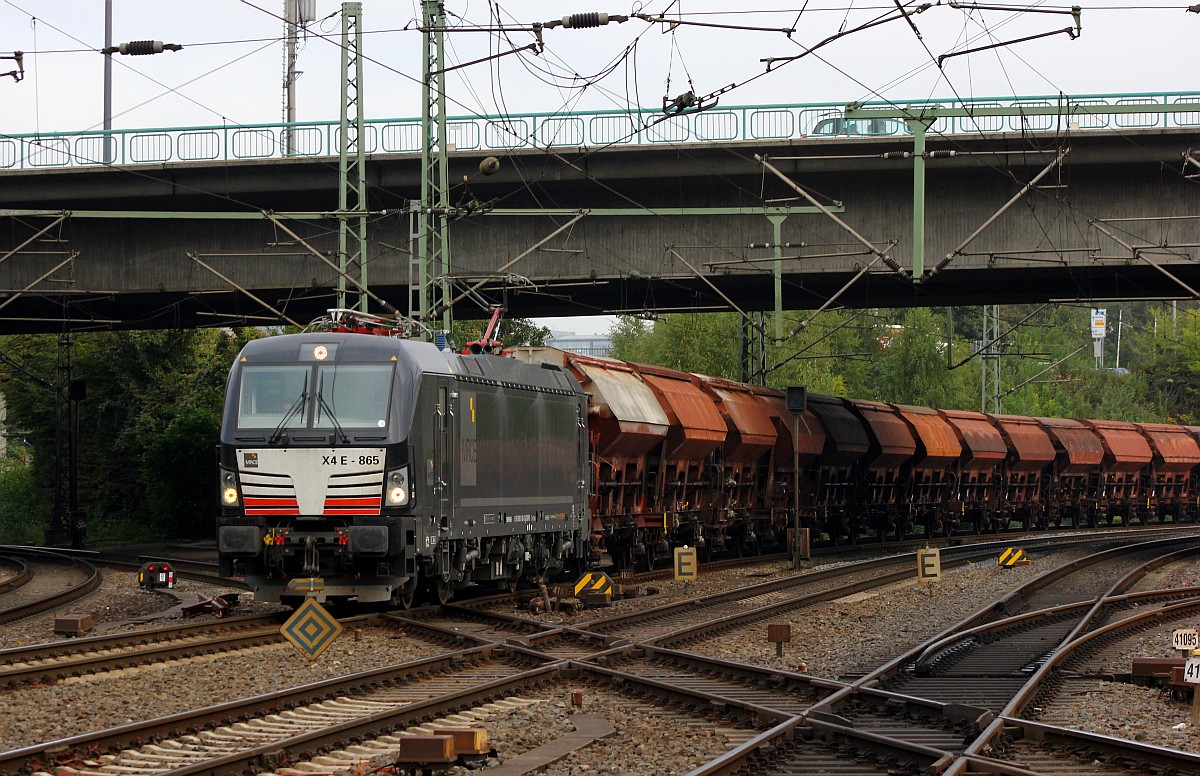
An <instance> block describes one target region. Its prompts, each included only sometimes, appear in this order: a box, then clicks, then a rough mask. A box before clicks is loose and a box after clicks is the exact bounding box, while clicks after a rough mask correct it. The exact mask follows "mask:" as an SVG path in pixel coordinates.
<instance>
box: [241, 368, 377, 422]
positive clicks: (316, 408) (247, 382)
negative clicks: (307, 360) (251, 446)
mask: <svg viewBox="0 0 1200 776" xmlns="http://www.w3.org/2000/svg"><path fill="white" fill-rule="evenodd" d="M394 372H395V367H394V366H393V365H392V364H320V365H309V364H303V365H299V364H297V365H279V364H247V365H246V366H245V367H244V368H243V369H242V379H241V386H240V389H239V392H238V427H239V428H271V429H274V428H281V429H297V428H319V429H332V428H335V427H337V426H341V427H342V428H373V429H381V428H386V427H387V422H388V405H389V401H390V399H391V390H392V379H393V374H394ZM285 419H286V422H285Z"/></svg>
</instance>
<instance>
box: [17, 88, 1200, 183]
mask: <svg viewBox="0 0 1200 776" xmlns="http://www.w3.org/2000/svg"><path fill="white" fill-rule="evenodd" d="M1190 104H1195V105H1196V110H1195V111H1194V112H1192V111H1189V112H1180V113H1110V114H1106V113H1105V112H1104V109H1105V107H1106V106H1117V105H1120V106H1127V105H1190ZM862 105H863V107H901V108H908V109H920V108H923V107H944V108H954V107H968V108H970V107H980V108H983V107H1005V108H1009V107H1012V108H1020V107H1024V106H1027V107H1054V106H1061V107H1062V108H1063V114H1062V115H1051V116H1019V115H1018V116H988V117H974V118H970V117H968V118H942V119H939V120H938V121H937V122H936V123H935V124H934V125H933V128H932V131H933V132H935V133H941V134H974V133H995V132H1018V131H1025V132H1054V131H1065V130H1067V129H1071V130H1072V131H1074V130H1076V129H1079V130H1088V129H1122V130H1138V129H1153V128H1162V127H1200V92H1171V93H1144V94H1087V95H1079V96H1075V97H1069V96H1066V95H1050V96H1041V97H1021V98H1018V99H990V98H980V99H973V100H968V101H966V102H965V103H960V102H958V101H957V100H920V101H913V102H899V103H893V102H882V101H880V102H867V103H863V104H862ZM1068 105H1075V106H1086V111H1085V112H1083V113H1076V114H1074V115H1072V116H1071V118H1070V126H1069V127H1068V126H1067V118H1066V114H1067V107H1068ZM844 109H845V105H844V104H840V103H816V104H806V105H800V104H796V105H757V106H735V107H728V108H722V107H716V108H713V109H711V110H707V111H703V112H701V113H685V114H679V115H664V114H663V113H662V111H658V110H652V109H645V108H643V109H638V110H630V111H625V110H608V111H590V112H579V113H569V114H564V113H530V114H524V115H509V116H457V117H449V118H448V119H447V122H446V134H447V137H446V140H447V142H448V143H450V144H452V145H453V146H454V147H455V148H456V149H458V150H465V151H487V152H499V151H505V150H509V149H517V148H579V147H593V148H594V147H599V146H625V145H656V144H675V143H689V142H723V141H728V142H734V141H755V140H764V141H769V140H792V139H801V138H805V137H822V138H824V137H839V136H846V135H847V134H854V135H897V136H904V135H907V129H906V128H905V126H904V123H903V122H900V121H889V122H876V123H873V124H872V125H871V126H870V127H865V126H863V125H861V124H858V123H856V122H853V121H850V122H847V121H841V120H840V119H841V117H842V116H843V115H844V113H843V111H844ZM339 132H340V127H339V123H338V122H336V121H318V122H297V123H291V124H289V123H276V124H250V125H233V126H229V125H222V126H200V127H175V128H169V127H166V128H155V129H116V130H112V131H109V132H104V131H86V132H43V133H38V134H22V135H0V170H4V169H37V168H60V167H90V166H97V165H104V164H119V165H128V164H163V163H167V162H211V161H231V160H244V159H278V158H304V157H318V156H336V155H337V154H338V147H339V143H340V137H339ZM360 140H361V142H362V145H363V149H364V151H365V152H366V153H368V154H380V153H394V154H411V153H419V152H420V150H421V143H422V129H421V122H420V119H414V118H405V119H371V120H368V121H367V125H366V128H365V132H364V135H363V137H362V138H360Z"/></svg>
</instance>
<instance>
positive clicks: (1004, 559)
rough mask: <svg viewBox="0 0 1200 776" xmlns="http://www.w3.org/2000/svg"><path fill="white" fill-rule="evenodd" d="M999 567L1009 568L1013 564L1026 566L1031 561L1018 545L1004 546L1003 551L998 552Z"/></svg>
mask: <svg viewBox="0 0 1200 776" xmlns="http://www.w3.org/2000/svg"><path fill="white" fill-rule="evenodd" d="M999 563H1000V567H1001V568H1005V569H1010V568H1012V567H1013V566H1027V565H1029V564H1030V563H1033V561H1032V560H1030V559H1029V556H1028V555H1026V554H1025V551H1024V550H1022V549H1021V548H1019V547H1006V548H1005V549H1004V552H1002V553H1000V560H999Z"/></svg>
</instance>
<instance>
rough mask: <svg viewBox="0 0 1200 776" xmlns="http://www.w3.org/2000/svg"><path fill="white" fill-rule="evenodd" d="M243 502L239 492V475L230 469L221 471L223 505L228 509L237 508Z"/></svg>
mask: <svg viewBox="0 0 1200 776" xmlns="http://www.w3.org/2000/svg"><path fill="white" fill-rule="evenodd" d="M241 500H242V494H241V493H240V492H239V491H238V481H237V474H236V473H234V472H231V471H229V470H228V469H222V470H221V503H222V504H224V505H225V506H227V507H236V506H237V505H238V504H239V503H240V502H241Z"/></svg>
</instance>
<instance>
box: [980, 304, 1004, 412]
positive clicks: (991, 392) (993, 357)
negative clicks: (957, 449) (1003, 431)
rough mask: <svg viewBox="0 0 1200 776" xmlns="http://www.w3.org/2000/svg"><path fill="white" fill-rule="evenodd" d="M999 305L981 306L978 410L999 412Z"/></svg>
mask: <svg viewBox="0 0 1200 776" xmlns="http://www.w3.org/2000/svg"><path fill="white" fill-rule="evenodd" d="M999 336H1000V306H999V305H994V304H989V305H985V306H984V308H983V341H984V343H985V345H984V349H983V353H982V354H981V358H980V363H981V364H982V368H983V375H982V378H983V379H982V380H981V386H980V387H981V396H980V402H979V403H980V407H981V409H980V412H991V413H997V412H1000V343H999V342H998V341H997V339H998V338H999Z"/></svg>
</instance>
